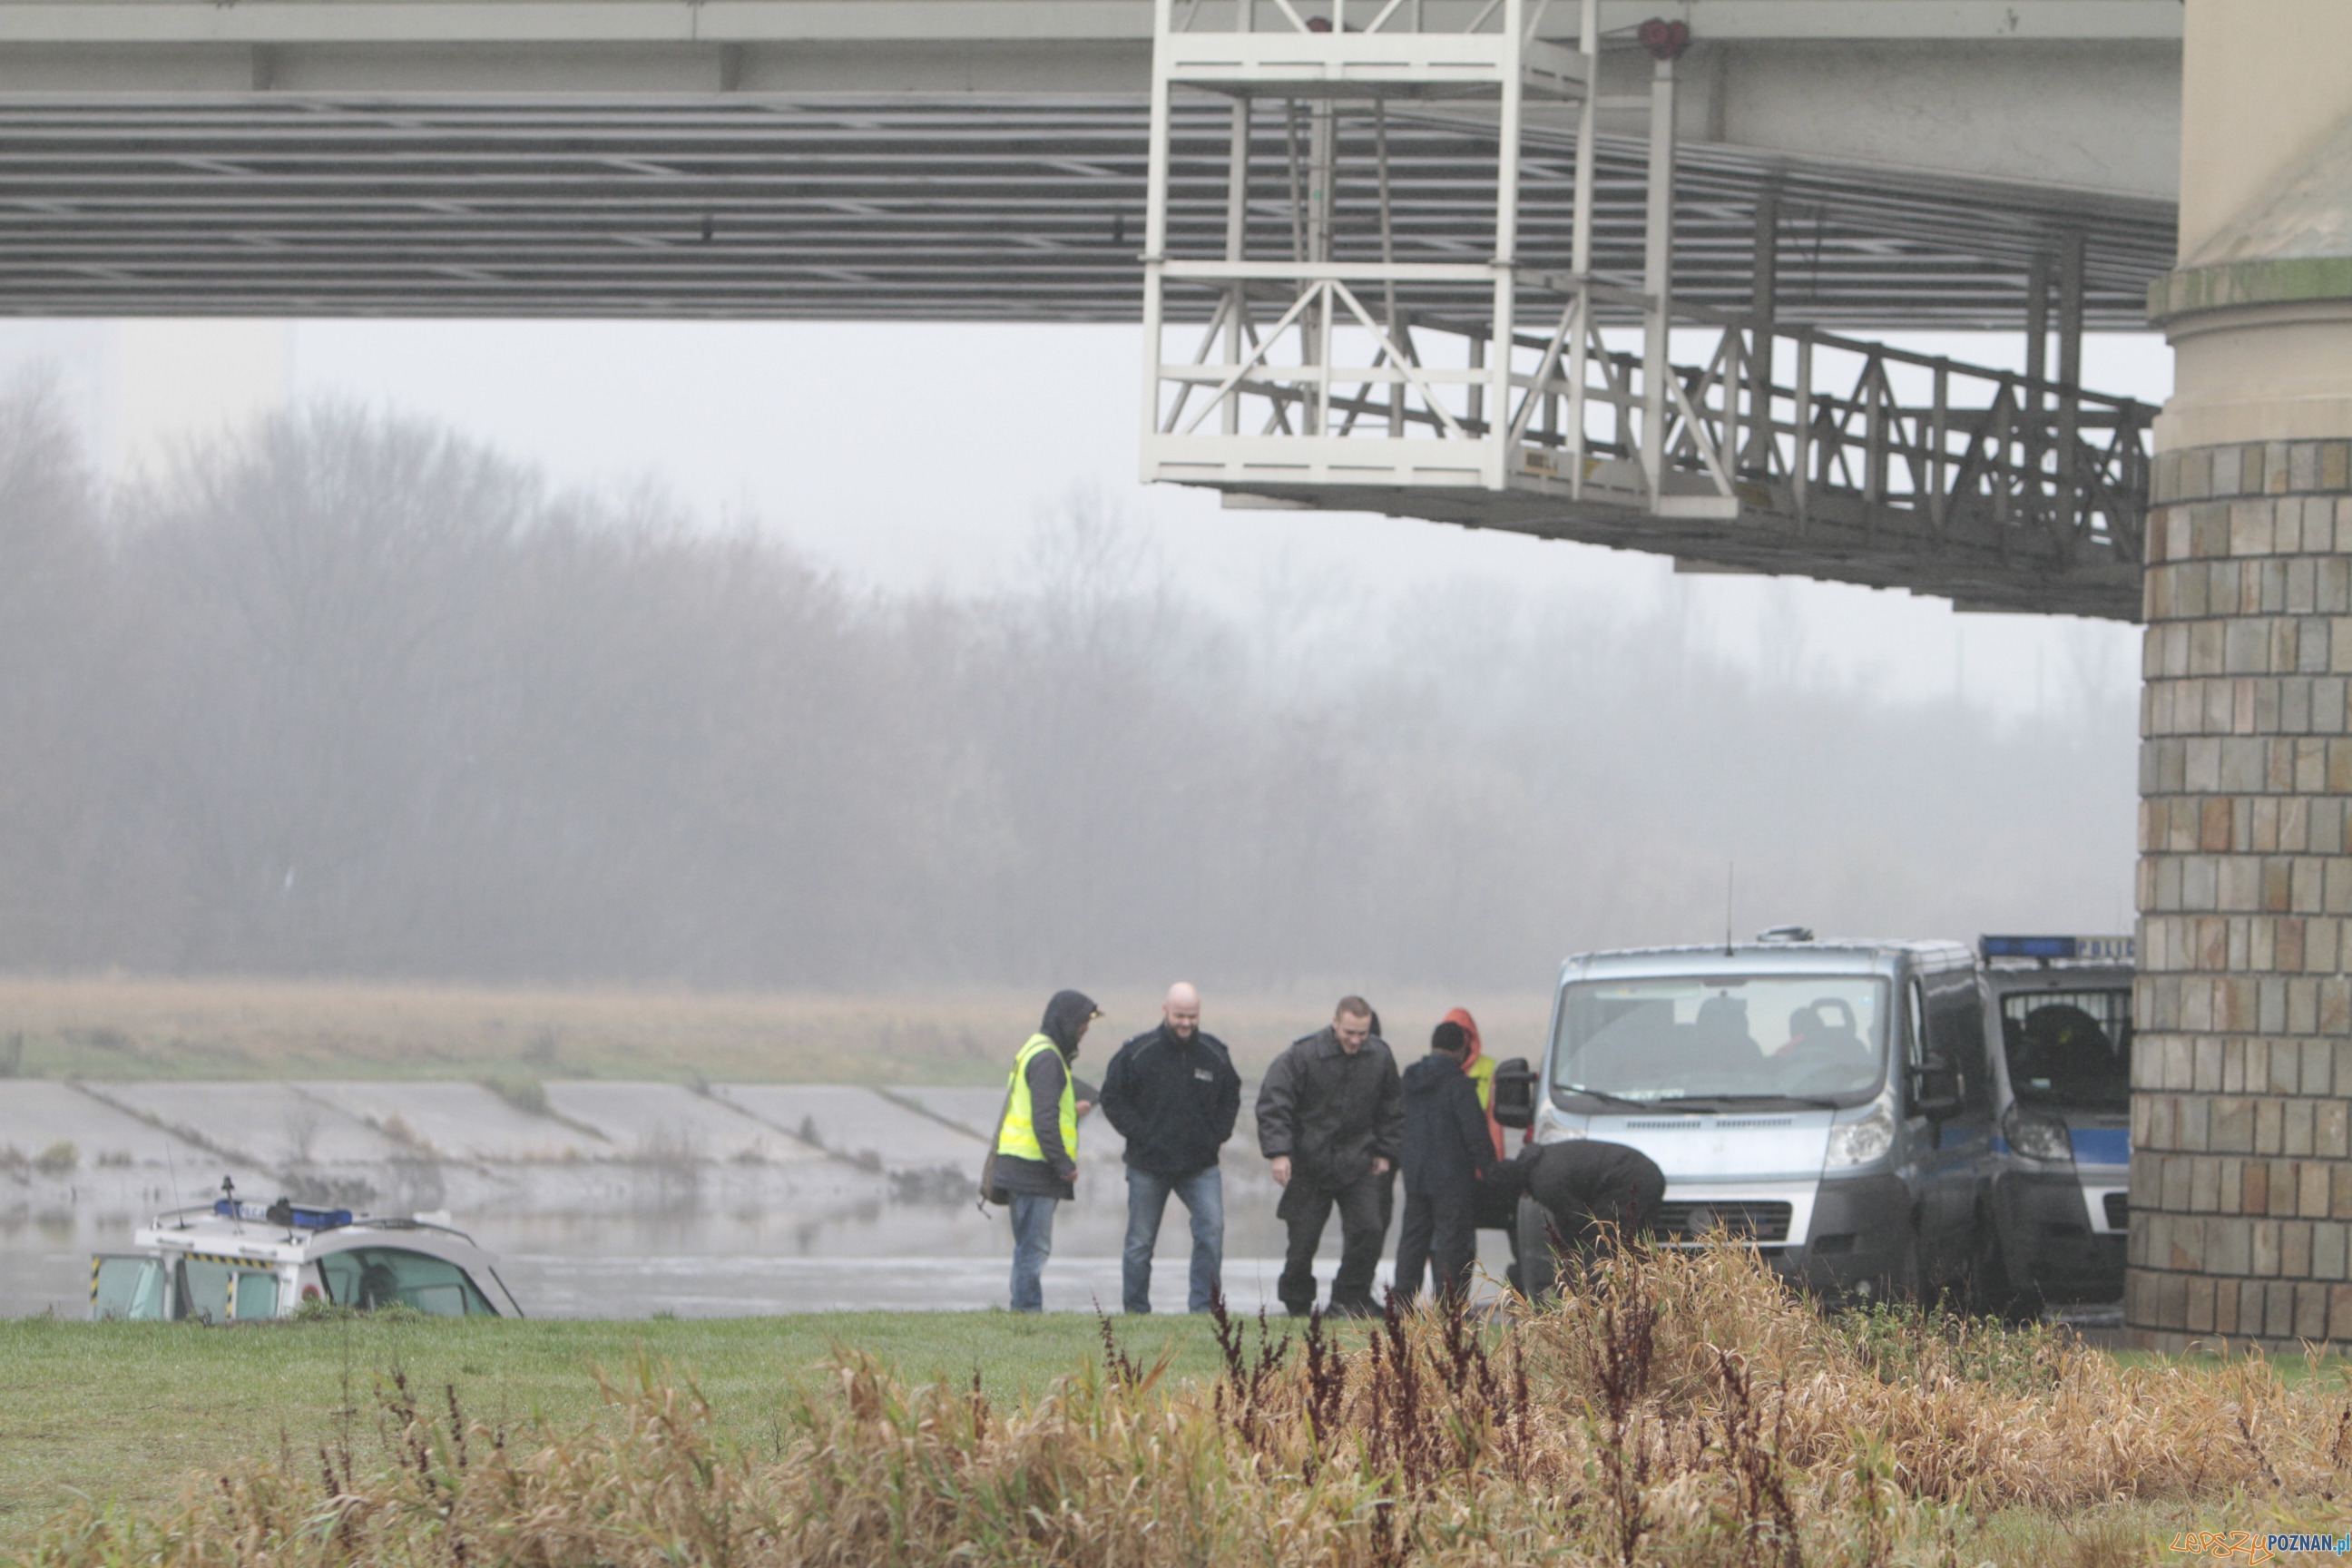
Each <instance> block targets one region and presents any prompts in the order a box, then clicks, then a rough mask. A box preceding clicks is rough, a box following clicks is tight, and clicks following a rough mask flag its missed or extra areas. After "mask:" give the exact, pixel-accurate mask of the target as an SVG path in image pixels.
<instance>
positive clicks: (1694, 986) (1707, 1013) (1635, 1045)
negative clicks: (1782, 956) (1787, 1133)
mask: <svg viewBox="0 0 2352 1568" xmlns="http://www.w3.org/2000/svg"><path fill="white" fill-rule="evenodd" d="M1889 1002H1890V998H1889V994H1888V987H1887V984H1886V982H1885V981H1884V980H1882V979H1879V978H1878V977H1876V976H1874V975H1867V974H1727V975H1707V976H1701V975H1688V976H1685V975H1673V976H1666V975H1660V976H1654V977H1645V978H1641V979H1626V980H1591V981H1580V982H1575V983H1572V984H1570V985H1569V986H1568V987H1567V988H1566V989H1565V990H1564V991H1563V992H1562V994H1561V996H1560V1006H1559V1037H1558V1038H1557V1039H1555V1040H1554V1041H1553V1048H1552V1064H1553V1066H1552V1075H1553V1085H1554V1087H1555V1088H1557V1089H1566V1090H1569V1091H1570V1092H1586V1093H1591V1094H1595V1095H1599V1096H1604V1097H1607V1098H1609V1099H1614V1100H1641V1101H1645V1102H1646V1101H1654V1100H1663V1101H1672V1100H1784V1099H1795V1100H1811V1099H1820V1098H1834V1099H1836V1100H1838V1102H1839V1103H1841V1104H1844V1103H1852V1104H1860V1103H1861V1102H1862V1100H1866V1099H1867V1098H1869V1096H1870V1095H1871V1094H1873V1093H1874V1092H1875V1091H1876V1089H1877V1087H1878V1085H1879V1083H1880V1081H1881V1075H1882V1072H1883V1070H1884V1067H1885V1054H1886V1053H1885V1041H1886V1027H1887V1010H1888V1006H1889Z"/></svg>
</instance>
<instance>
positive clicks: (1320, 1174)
mask: <svg viewBox="0 0 2352 1568" xmlns="http://www.w3.org/2000/svg"><path fill="white" fill-rule="evenodd" d="M1403 1138H1404V1100H1403V1098H1402V1091H1401V1090H1400V1089H1399V1088H1398V1086H1397V1068H1396V1058H1395V1057H1393V1056H1391V1054H1390V1053H1389V1047H1388V1042H1387V1041H1386V1040H1383V1039H1381V1037H1379V1036H1378V1035H1374V1036H1372V1037H1370V1039H1367V1040H1366V1041H1365V1042H1364V1043H1363V1046H1362V1047H1361V1048H1360V1049H1359V1050H1358V1051H1357V1052H1356V1054H1355V1055H1353V1056H1349V1054H1348V1052H1347V1051H1346V1049H1344V1048H1343V1047H1341V1046H1340V1044H1339V1033H1338V1031H1336V1030H1334V1029H1333V1028H1331V1027H1330V1026H1328V1025H1326V1026H1324V1027H1323V1028H1322V1029H1320V1030H1318V1032H1316V1033H1315V1034H1312V1035H1309V1036H1307V1037H1306V1038H1305V1039H1303V1040H1298V1041H1296V1042H1294V1043H1293V1044H1292V1046H1291V1047H1290V1048H1289V1049H1288V1050H1286V1051H1285V1052H1283V1053H1282V1055H1280V1056H1278V1057H1276V1058H1274V1065H1273V1066H1272V1067H1270V1068H1266V1070H1265V1081H1264V1082H1263V1083H1261V1084H1259V1085H1258V1090H1257V1147H1258V1152H1260V1153H1262V1154H1264V1155H1265V1157H1266V1158H1267V1159H1269V1160H1274V1159H1279V1158H1281V1157H1283V1156H1284V1155H1287V1156H1289V1158H1290V1163H1291V1179H1290V1191H1291V1192H1298V1191H1305V1190H1308V1189H1316V1188H1332V1187H1344V1186H1349V1185H1350V1184H1354V1183H1356V1182H1359V1181H1361V1180H1362V1179H1363V1178H1364V1177H1366V1176H1369V1175H1370V1174H1371V1173H1372V1161H1373V1160H1374V1159H1375V1158H1379V1159H1384V1160H1387V1161H1388V1162H1389V1163H1391V1164H1393V1163H1396V1159H1397V1152H1398V1147H1399V1145H1400V1144H1401V1143H1402V1141H1403ZM1284 1195H1285V1197H1286V1198H1287V1197H1288V1195H1289V1194H1288V1193H1286V1194H1284Z"/></svg>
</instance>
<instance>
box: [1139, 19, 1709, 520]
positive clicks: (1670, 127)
mask: <svg viewBox="0 0 2352 1568" xmlns="http://www.w3.org/2000/svg"><path fill="white" fill-rule="evenodd" d="M1163 3H1164V0H1163ZM1674 265H1675V62H1674V61H1673V60H1671V59H1665V58H1661V59H1659V60H1658V61H1657V62H1656V63H1655V65H1654V67H1653V68H1652V71H1651V76H1650V200H1649V211H1648V216H1647V222H1646V226H1645V229H1644V233H1643V248H1642V292H1643V293H1644V294H1646V295H1647V296H1649V298H1648V300H1646V301H1645V302H1644V303H1643V307H1642V473H1643V479H1645V480H1646V482H1647V483H1648V485H1649V487H1650V505H1651V507H1652V508H1653V510H1654V509H1655V508H1656V507H1657V505H1658V503H1659V501H1661V500H1664V496H1665V480H1666V378H1667V377H1668V376H1670V375H1672V374H1674V367H1673V366H1672V365H1670V364H1668V363H1666V322H1667V319H1668V316H1669V314H1670V312H1671V311H1672V310H1673V309H1674Z"/></svg>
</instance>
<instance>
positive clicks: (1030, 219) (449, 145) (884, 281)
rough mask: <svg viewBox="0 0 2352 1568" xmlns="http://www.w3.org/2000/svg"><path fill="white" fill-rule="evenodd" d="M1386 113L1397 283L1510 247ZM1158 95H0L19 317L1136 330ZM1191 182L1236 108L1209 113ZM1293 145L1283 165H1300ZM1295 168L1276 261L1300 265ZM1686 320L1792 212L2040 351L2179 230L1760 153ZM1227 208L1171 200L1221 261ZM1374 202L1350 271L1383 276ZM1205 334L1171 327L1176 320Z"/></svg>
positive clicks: (1612, 174) (1846, 302)
mask: <svg viewBox="0 0 2352 1568" xmlns="http://www.w3.org/2000/svg"><path fill="white" fill-rule="evenodd" d="M1148 121H1149V114H1148V108H1147V103H1146V100H1145V97H1144V95H1143V94H1142V93H1141V92H1136V93H1132V94H1124V93H1122V94H1099V95H1089V96H1067V95H1055V94H1051V93H1036V92H1032V93H1026V94H1022V95H1017V96H1016V95H1001V96H992V95H978V94H971V93H956V94H947V93H935V94H930V95H921V94H906V93H891V94H874V95H842V94H834V93H817V92H798V93H776V94H749V93H743V92H730V93H715V92H714V93H698V94H677V93H671V94H645V93H630V94H613V95H608V96H602V97H600V96H599V95H596V94H593V93H583V92H564V93H560V94H544V95H519V94H516V93H514V92H512V91H506V92H501V93H485V94H451V93H446V92H443V93H429V94H427V93H417V94H405V93H403V94H392V95H383V94H371V93H364V92H357V91H351V90H342V91H335V92H328V93H319V94H311V93H306V92H303V91H300V90H295V89H273V90H270V91H267V92H250V93H241V94H230V93H216V92H206V93H162V92H146V93H141V94H138V95H134V96H110V95H105V94H93V95H87V96H86V95H83V94H79V93H74V94H59V93H42V94H28V93H7V92H0V149H5V153H0V312H10V313H16V314H29V315H123V316H136V315H177V314H202V315H236V314H258V315H279V316H282V315H394V316H443V317H447V316H503V317H521V316H572V317H636V316H643V317H729V318H782V319H798V320H824V319H838V320H858V321H871V320H877V319H905V320H921V321H1134V320H1136V319H1137V317H1138V314H1139V309H1140V300H1141V287H1142V285H1141V279H1142V273H1141V268H1140V265H1139V253H1140V250H1141V244H1142V237H1143V229H1144V218H1145V163H1146V154H1147V143H1148ZM1171 133H1172V136H1173V138H1174V142H1175V146H1176V152H1177V157H1178V161H1179V163H1180V164H1181V163H1186V162H1191V163H1200V162H1202V161H1203V160H1204V159H1210V158H1213V159H1214V160H1218V161H1222V159H1223V148H1224V145H1225V138H1226V136H1227V133H1228V121H1227V111H1226V110H1225V108H1224V107H1223V104H1222V103H1217V102H1213V101H1209V100H1189V101H1184V102H1180V103H1179V104H1178V105H1177V106H1176V107H1175V110H1174V123H1173V126H1172V128H1171ZM1284 134H1285V128H1284V126H1283V125H1282V124H1281V123H1279V122H1278V121H1276V120H1275V119H1274V118H1272V117H1265V118H1263V119H1262V120H1261V121H1260V122H1259V124H1258V125H1257V126H1256V128H1255V131H1254V139H1255V143H1256V145H1255V151H1254V154H1253V156H1254V161H1255V162H1256V163H1258V164H1259V165H1261V167H1262V168H1264V169H1265V170H1267V171H1277V170H1278V169H1279V166H1280V164H1281V162H1282V160H1283V157H1284V147H1283V137H1284ZM1389 134H1390V139H1391V168H1392V171H1393V178H1394V197H1395V202H1394V205H1395V221H1394V225H1393V238H1394V241H1395V243H1396V244H1397V245H1398V247H1399V248H1400V253H1401V254H1406V255H1412V256H1422V257H1427V258H1446V259H1463V258H1478V257H1484V256H1486V255H1488V254H1491V252H1492V249H1493V243H1494V237H1493V218H1492V216H1491V206H1492V192H1493V181H1494V173H1493V156H1494V153H1493V137H1494V131H1493V124H1492V116H1491V110H1490V111H1489V113H1488V115H1487V118H1486V122H1485V123H1484V124H1483V125H1482V124H1480V123H1479V122H1478V121H1477V120H1476V119H1475V110H1464V109H1461V108H1450V107H1448V106H1445V105H1442V104H1433V105H1419V106H1410V105H1408V106H1400V107H1399V108H1398V109H1397V110H1396V111H1395V112H1394V113H1392V114H1391V117H1390V124H1389ZM1645 145H1646V144H1645V142H1643V139H1642V138H1641V137H1639V136H1636V135H1630V134H1624V133H1612V132H1606V131H1604V132H1601V134H1600V135H1598V136H1597V137H1596V146H1597V152H1598V154H1599V177H1598V180H1597V183H1596V187H1595V193H1594V196H1595V203H1594V216H1593V226H1592V233H1593V247H1594V249H1593V269H1594V271H1595V272H1596V274H1598V275H1601V276H1604V277H1605V276H1610V275H1612V274H1613V275H1617V276H1620V277H1622V278H1624V279H1637V278H1638V277H1639V276H1640V274H1641V271H1642V247H1643V199H1644V192H1645V190H1646V183H1645V180H1644V178H1643V159H1644V157H1645ZM1572 163H1573V137H1572V134H1571V133H1570V132H1569V131H1568V130H1567V129H1566V128H1565V127H1560V126H1546V125H1544V124H1542V123H1540V122H1538V123H1531V124H1530V125H1529V127H1528V140H1527V146H1526V152H1525V156H1524V159H1523V162H1522V165H1521V168H1522V180H1523V185H1522V190H1523V195H1522V204H1523V205H1522V210H1521V216H1520V234H1521V251H1520V256H1521V259H1522V261H1523V262H1525V263H1528V264H1530V265H1537V266H1552V267H1565V266H1566V265H1567V264H1568V259H1569V247H1570V180H1571V174H1572V169H1571V166H1572ZM1279 184H1280V182H1279V177H1278V174H1273V173H1269V174H1268V175H1267V177H1266V178H1265V180H1264V181H1263V182H1262V184H1261V186H1260V188H1259V190H1258V192H1257V200H1256V201H1255V203H1254V205H1253V208H1252V211H1251V214H1250V217H1249V223H1250V228H1251V235H1250V238H1251V247H1252V250H1253V253H1255V254H1263V253H1266V252H1270V251H1273V250H1276V249H1277V248H1279V249H1287V248H1288V247H1289V244H1290V231H1289V227H1288V225H1289V221H1290V216H1289V213H1290V209H1289V205H1288V203H1287V199H1286V195H1285V194H1284V193H1283V192H1282V191H1281V190H1280V189H1279ZM1676 184H1677V187H1678V191H1679V203H1678V207H1677V212H1676V220H1675V293H1676V295H1677V297H1678V298H1679V299H1682V300H1686V301H1688V302H1690V303H1691V304H1694V305H1698V306H1704V307H1711V308H1715V309H1718V310H1744V309H1746V308H1747V307H1748V302H1749V299H1750V293H1751V290H1752V288H1753V279H1754V268H1755V212H1756V208H1757V205H1758V202H1759V198H1760V197H1762V196H1763V195H1765V194H1766V193H1767V192H1769V193H1771V195H1773V197H1774V198H1775V199H1776V200H1777V202H1778V204H1779V210H1780V235H1779V246H1780V255H1779V258H1778V261H1779V272H1780V320H1781V321H1784V322H1788V323H1790V324H1801V323H1811V324H1819V325H1833V326H1845V327H1854V326H1860V327H1867V328H1876V329H1893V328H1911V329H1918V328H1929V327H1939V326H1940V327H1955V328H1972V327H2000V328H2008V329H2010V330H2015V329H2016V328H2018V327H2019V326H2020V325H2021V323H2022V321H2023V311H2024V299H2025V289H2026V279H2027V273H2028V268H2029V266H2030V263H2031V258H2032V257H2033V256H2034V255H2036V254H2039V253H2042V252H2046V251H2047V250H2048V249H2049V248H2050V247H2051V245H2052V243H2053V236H2054V235H2057V234H2059V233H2062V232H2064V231H2068V230H2079V231H2084V232H2086V233H2087V235H2088V238H2089V243H2088V246H2087V249H2086V256H2085V276H2084V296H2083V306H2084V324H2085V325H2087V326H2090V327H2092V328H2137V327H2139V326H2141V325H2143V324H2144V310H2145V300H2146V290H2147V283H2148V281H2149V279H2152V278H2154V277H2156V276H2158V274H2160V273H2162V272H2163V271H2164V270H2165V269H2166V268H2168V266H2169V265H2170V256H2171V247H2172V235H2173V226H2174V223H2175V213H2174V207H2173V205H2172V204H2171V203H2170V202H2169V201H2166V200H2161V199H2157V198H2153V197H2147V196H2136V195H2120V194H2113V193H2109V194H2103V195H2102V194H2090V193H2084V192H2081V191H2070V190H2065V189H2061V188H2055V187H2041V186H2035V185H2032V184H2021V183H2018V182H2014V181H1993V180H1980V179H1979V180H1971V179H1967V178H1963V177H1960V176H1957V175H1953V174H1940V173H1936V172H1933V171H1923V170H1917V169H1908V170H1889V169H1886V168H1883V167H1873V166H1869V165H1867V164H1864V163H1855V162H1852V161H1845V160H1840V159H1834V158H1806V157H1801V156H1795V155H1791V154H1788V153H1777V152H1766V151H1760V150H1758V149H1755V148H1748V147H1741V146H1738V145H1734V144H1730V143H1727V142H1726V143H1707V142H1700V143H1685V145H1684V146H1683V147H1682V148H1681V149H1680V150H1679V152H1678V153H1677V155H1676ZM1224 195H1225V192H1224V189H1223V184H1222V183H1221V182H1218V183H1214V184H1210V185H1207V186H1202V187H1198V188H1194V187H1188V186H1187V185H1185V184H1183V183H1181V182H1180V183H1179V184H1178V185H1177V186H1176V188H1175V189H1173V190H1172V191H1171V195H1170V205H1169V213H1168V218H1169V224H1170V237H1171V246H1172V247H1173V248H1174V249H1176V250H1179V251H1185V250H1200V249H1214V248H1217V247H1221V246H1222V244H1223V236H1224V216H1223V200H1224ZM1377 230H1378V217H1377V214H1376V213H1374V212H1373V211H1372V210H1371V206H1370V195H1369V186H1368V184H1367V183H1366V182H1365V181H1363V180H1353V181H1343V184H1342V191H1341V196H1340V201H1339V211H1338V212H1337V214H1336V215H1335V220H1334V225H1333V236H1332V246H1333V252H1332V253H1333V255H1334V256H1335V257H1336V258H1341V259H1345V258H1349V256H1351V255H1360V254H1369V249H1368V247H1370V246H1371V245H1373V244H1374V242H1375V239H1376V236H1377ZM1182 314H1183V311H1182V310H1181V307H1180V308H1179V309H1178V311H1177V316H1176V318H1175V319H1181V316H1182Z"/></svg>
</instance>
